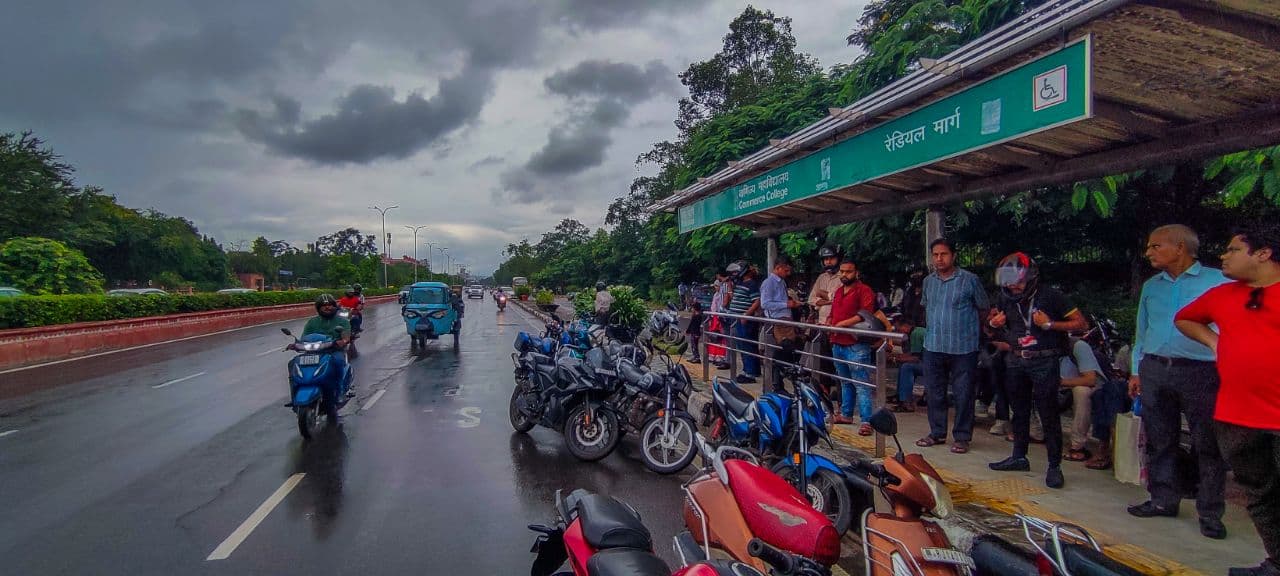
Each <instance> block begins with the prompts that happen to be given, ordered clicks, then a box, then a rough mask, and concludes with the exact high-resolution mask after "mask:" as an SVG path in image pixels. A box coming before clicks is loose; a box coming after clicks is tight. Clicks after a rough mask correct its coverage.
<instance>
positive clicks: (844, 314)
mask: <svg viewBox="0 0 1280 576" xmlns="http://www.w3.org/2000/svg"><path fill="white" fill-rule="evenodd" d="M838 274H839V277H840V287H839V288H837V289H836V293H835V294H833V295H832V297H831V315H830V316H828V317H827V323H828V324H830V325H832V326H836V327H839V328H851V327H853V326H854V325H855V324H858V323H859V322H862V321H863V320H864V318H863V316H862V315H861V314H860V313H861V312H864V311H865V312H874V311H875V309H876V295H875V292H872V291H871V287H870V286H867V285H866V284H863V283H862V282H859V281H858V267H857V266H855V265H854V264H853V262H850V261H848V260H845V261H844V262H841V263H840V269H839V272H838ZM831 356H832V357H833V358H834V359H835V365H836V374H839V375H840V377H841V381H840V388H841V394H840V414H837V415H836V416H835V417H833V418H832V419H831V421H832V422H834V423H836V424H853V406H854V403H855V402H857V405H858V416H859V417H860V418H861V419H862V426H861V427H860V428H859V429H858V434H861V435H863V436H870V435H871V424H869V423H868V422H867V420H868V419H870V418H871V408H872V400H871V388H868V387H867V386H866V385H861V384H856V383H854V382H853V380H857V381H859V382H869V381H870V379H869V378H868V377H867V369H866V368H862V367H859V366H854V365H853V364H850V362H856V363H858V364H867V363H870V362H871V346H868V345H867V344H863V343H860V342H858V339H857V338H855V337H853V336H850V335H848V334H839V333H836V334H832V335H831Z"/></svg>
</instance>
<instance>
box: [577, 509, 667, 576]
mask: <svg viewBox="0 0 1280 576" xmlns="http://www.w3.org/2000/svg"><path fill="white" fill-rule="evenodd" d="M578 521H580V522H581V523H582V535H583V536H584V537H585V538H586V539H587V544H590V545H591V547H592V548H594V549H596V550H604V549H606V548H638V549H640V550H652V549H653V537H652V536H651V535H650V534H649V529H648V528H645V525H644V523H643V522H641V521H640V514H639V513H637V512H636V511H635V510H633V509H632V508H631V507H630V506H627V505H626V504H623V503H622V502H619V501H618V500H616V499H614V498H611V497H609V496H602V495H599V494H590V495H586V496H583V497H582V499H581V500H579V501H578ZM668 573H669V572H665V573H664V574H668ZM619 574H621V572H619Z"/></svg>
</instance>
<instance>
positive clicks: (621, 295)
mask: <svg viewBox="0 0 1280 576" xmlns="http://www.w3.org/2000/svg"><path fill="white" fill-rule="evenodd" d="M609 294H612V295H613V304H612V305H611V306H610V307H609V315H610V316H611V317H612V318H613V321H614V322H616V323H618V324H619V325H622V326H626V327H627V328H630V329H632V330H639V329H640V327H641V326H643V325H644V321H645V319H646V318H648V317H649V307H648V306H647V305H646V304H645V302H644V300H643V299H641V298H640V296H639V295H637V294H636V290H635V288H632V287H630V286H625V285H622V286H610V287H609ZM592 305H593V306H594V299H593V302H592Z"/></svg>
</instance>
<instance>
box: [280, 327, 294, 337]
mask: <svg viewBox="0 0 1280 576" xmlns="http://www.w3.org/2000/svg"><path fill="white" fill-rule="evenodd" d="M280 331H281V332H284V335H285V336H293V332H290V331H289V329H288V328H281V329H280Z"/></svg>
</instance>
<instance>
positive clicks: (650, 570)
mask: <svg viewBox="0 0 1280 576" xmlns="http://www.w3.org/2000/svg"><path fill="white" fill-rule="evenodd" d="M587 574H588V575H589V576H668V575H669V574H671V569H670V568H668V567H667V563H666V562H663V561H662V559H661V558H658V557H657V556H654V555H653V553H652V552H649V551H648V550H637V549H635V548H614V549H612V550H604V551H601V552H597V553H595V554H593V555H592V556H591V559H590V560H587Z"/></svg>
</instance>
